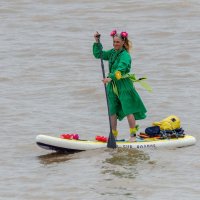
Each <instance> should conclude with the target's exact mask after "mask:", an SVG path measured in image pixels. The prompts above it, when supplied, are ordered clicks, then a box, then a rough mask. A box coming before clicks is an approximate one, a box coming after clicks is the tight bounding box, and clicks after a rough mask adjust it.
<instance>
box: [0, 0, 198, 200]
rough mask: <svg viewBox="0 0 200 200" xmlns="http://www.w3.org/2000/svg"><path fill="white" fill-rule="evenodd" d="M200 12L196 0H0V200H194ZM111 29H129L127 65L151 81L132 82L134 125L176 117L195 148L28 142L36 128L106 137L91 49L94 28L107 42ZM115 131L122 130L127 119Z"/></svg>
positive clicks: (55, 133) (107, 45)
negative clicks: (64, 147) (139, 112)
mask: <svg viewBox="0 0 200 200" xmlns="http://www.w3.org/2000/svg"><path fill="white" fill-rule="evenodd" d="M199 19H200V2H199V0H169V1H162V0H156V1H153V0H135V1H134V0H129V1H119V0H115V1H114V0H110V1H105V0H102V1H91V0H76V1H72V0H34V1H33V0H1V2H0V20H1V23H0V41H1V50H0V130H1V151H0V163H1V166H0V177H1V178H0V180H1V181H0V199H2V200H7V199H10V200H11V199H12V200H36V199H37V200H38V199H40V200H47V199H48V200H58V199H59V200H65V199H67V200H68V199H69V200H76V199H85V200H86V199H87V200H90V199H91V200H93V199H106V200H118V199H136V200H140V199H145V200H155V199H162V200H165V199H171V200H174V199H176V200H188V199H191V200H197V199H199V198H200V171H199V169H200V145H199V142H198V141H199V139H200V136H199V124H200V123H199V122H200V116H199V113H200V107H199V99H200V90H199V86H200V85H199V82H200V68H199V63H200V57H199V49H200V31H199V30H200V23H199ZM113 29H117V30H119V31H127V32H128V33H129V38H130V39H131V40H132V42H133V45H134V49H133V51H132V52H131V56H132V58H133V68H132V72H135V73H136V74H137V75H138V77H141V76H147V77H148V79H149V80H148V81H149V83H150V84H151V86H152V87H153V93H148V92H146V91H144V90H143V89H142V88H140V86H138V85H136V87H137V90H138V92H139V93H140V95H141V97H142V99H143V101H144V103H145V105H146V107H147V109H148V117H147V119H145V120H142V121H139V122H138V124H140V126H141V129H144V128H145V127H147V126H150V125H151V123H152V122H153V121H159V120H161V119H163V118H165V117H167V116H168V115H171V114H175V115H177V116H179V117H180V118H181V121H182V127H183V128H184V129H185V131H186V132H187V133H188V134H192V135H193V136H195V137H196V139H197V143H196V145H195V146H191V147H186V148H180V149H163V150H123V151H122V150H120V149H118V150H114V151H113V150H110V149H100V150H94V151H86V152H81V153H77V154H71V155H66V154H55V153H51V152H48V151H46V150H43V149H40V148H38V147H37V146H36V144H35V137H36V136H37V135H38V134H46V135H51V136H59V135H60V134H61V133H74V132H75V133H79V135H80V137H81V138H82V139H93V138H95V136H96V135H108V132H109V126H108V117H107V110H106V101H105V94H104V88H103V85H102V82H101V79H102V74H101V67H100V61H99V60H96V59H94V57H93V55H92V51H91V47H92V44H93V41H94V38H93V34H94V32H95V31H98V32H100V33H101V41H102V43H103V45H104V49H110V48H112V39H111V38H110V36H109V34H110V32H111V31H112V30H113ZM105 66H106V68H107V63H105ZM119 131H120V138H126V137H128V124H127V121H126V120H124V121H122V122H120V123H119Z"/></svg>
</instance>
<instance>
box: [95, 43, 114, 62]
mask: <svg viewBox="0 0 200 200" xmlns="http://www.w3.org/2000/svg"><path fill="white" fill-rule="evenodd" d="M100 48H101V49H103V46H102V44H101V43H94V44H93V55H94V57H95V58H100ZM111 51H112V50H108V51H102V52H103V60H109V57H110V55H111Z"/></svg>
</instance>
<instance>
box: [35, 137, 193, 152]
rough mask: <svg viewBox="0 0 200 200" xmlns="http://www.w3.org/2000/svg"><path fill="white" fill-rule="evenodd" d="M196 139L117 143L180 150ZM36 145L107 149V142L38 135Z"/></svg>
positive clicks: (77, 148)
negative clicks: (179, 148)
mask: <svg viewBox="0 0 200 200" xmlns="http://www.w3.org/2000/svg"><path fill="white" fill-rule="evenodd" d="M195 142H196V139H195V138H194V137H193V136H191V135H185V136H184V137H182V138H173V139H157V138H147V139H142V138H141V139H140V138H137V140H136V142H129V141H117V142H116V144H117V147H121V148H136V149H143V148H178V147H186V146H190V145H194V144H195ZM36 143H37V145H38V146H40V147H41V148H44V149H47V150H53V151H65V152H78V151H85V150H91V149H98V148H104V147H107V143H106V142H101V141H95V140H94V141H90V140H74V139H63V138H59V137H52V136H47V135H38V136H37V137H36Z"/></svg>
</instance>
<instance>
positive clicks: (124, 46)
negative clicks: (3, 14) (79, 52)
mask: <svg viewBox="0 0 200 200" xmlns="http://www.w3.org/2000/svg"><path fill="white" fill-rule="evenodd" d="M110 35H111V36H112V38H113V47H114V48H112V49H110V50H108V51H104V50H102V58H103V60H106V61H108V63H109V74H108V76H107V77H106V78H104V79H103V80H102V81H103V83H104V84H106V90H107V93H108V103H109V108H110V110H109V114H110V117H111V127H112V133H113V135H114V137H115V139H117V136H118V130H117V120H120V121H121V120H122V119H123V118H124V117H127V120H128V124H129V128H130V141H131V142H134V141H135V139H136V132H137V131H138V129H139V126H138V125H136V120H140V119H145V118H146V112H147V110H146V108H145V106H144V104H143V102H142V100H141V98H140V96H139V94H138V93H137V91H136V90H135V88H134V85H133V82H132V80H131V79H130V78H129V76H127V74H129V72H130V69H131V56H130V54H129V52H130V49H131V41H130V40H129V39H128V33H127V32H121V33H120V34H118V33H117V31H116V30H114V31H112V32H111V34H110ZM98 36H99V33H98V32H96V33H95V34H94V38H95V42H94V44H93V55H94V57H95V58H97V59H98V58H100V57H101V49H103V46H102V44H101V43H99V39H98Z"/></svg>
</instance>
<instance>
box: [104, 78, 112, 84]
mask: <svg viewBox="0 0 200 200" xmlns="http://www.w3.org/2000/svg"><path fill="white" fill-rule="evenodd" d="M110 81H112V79H111V78H104V79H103V80H102V82H103V83H104V84H106V83H109V82H110Z"/></svg>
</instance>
